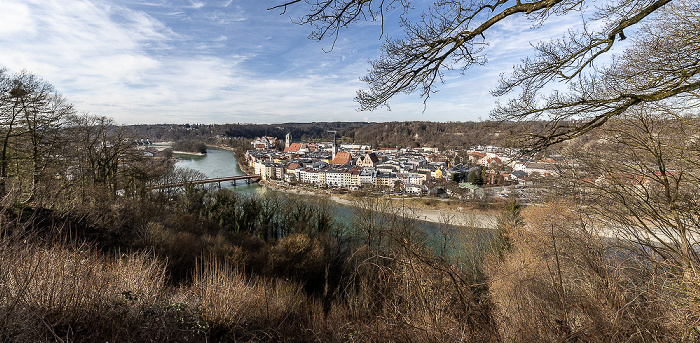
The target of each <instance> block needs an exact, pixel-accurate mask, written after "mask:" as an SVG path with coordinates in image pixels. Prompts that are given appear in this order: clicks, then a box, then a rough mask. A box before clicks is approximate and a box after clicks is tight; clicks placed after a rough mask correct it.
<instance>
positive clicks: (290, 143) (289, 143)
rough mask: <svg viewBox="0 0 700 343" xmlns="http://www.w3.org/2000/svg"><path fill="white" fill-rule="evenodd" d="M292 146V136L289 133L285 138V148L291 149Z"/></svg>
mask: <svg viewBox="0 0 700 343" xmlns="http://www.w3.org/2000/svg"><path fill="white" fill-rule="evenodd" d="M290 145H292V134H291V133H289V132H287V135H286V136H284V147H285V148H289V146H290Z"/></svg>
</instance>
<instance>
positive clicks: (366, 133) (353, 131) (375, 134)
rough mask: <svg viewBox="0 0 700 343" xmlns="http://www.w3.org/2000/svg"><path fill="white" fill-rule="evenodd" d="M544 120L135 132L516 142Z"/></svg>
mask: <svg viewBox="0 0 700 343" xmlns="http://www.w3.org/2000/svg"><path fill="white" fill-rule="evenodd" d="M544 125H545V124H544V122H524V123H496V122H490V121H485V122H447V123H438V122H428V121H411V122H388V123H366V122H314V123H282V124H216V125H212V124H184V125H183V124H180V125H177V124H159V125H133V126H131V127H130V128H131V129H132V131H133V133H134V135H135V136H136V137H141V138H149V139H152V140H165V141H178V140H183V139H199V140H202V139H211V138H212V137H216V136H224V137H229V138H247V139H253V138H255V137H261V136H270V137H277V138H279V139H284V137H285V136H286V135H287V133H290V134H291V135H292V140H294V141H300V140H301V141H312V140H326V141H328V140H331V139H332V137H333V136H332V133H329V132H328V131H337V138H338V140H339V141H341V142H352V143H358V144H371V145H372V146H373V147H375V148H376V147H417V146H430V147H438V148H441V149H445V148H460V147H470V146H476V145H500V146H516V145H517V139H518V138H519V137H522V136H523V134H524V133H528V132H538V131H541V130H542V129H543V128H544Z"/></svg>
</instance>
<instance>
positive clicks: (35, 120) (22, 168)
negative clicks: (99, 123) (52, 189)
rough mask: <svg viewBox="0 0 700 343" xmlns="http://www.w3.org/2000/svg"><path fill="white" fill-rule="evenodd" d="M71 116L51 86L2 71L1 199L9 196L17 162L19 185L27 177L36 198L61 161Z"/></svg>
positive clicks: (71, 110)
mask: <svg viewBox="0 0 700 343" xmlns="http://www.w3.org/2000/svg"><path fill="white" fill-rule="evenodd" d="M72 113H73V108H72V106H71V105H70V104H68V103H67V102H66V101H65V99H64V98H63V97H62V96H61V95H60V94H58V93H57V92H56V90H55V89H54V87H53V86H52V85H51V84H50V83H48V82H46V81H44V80H42V79H41V78H39V77H37V76H35V75H33V74H30V73H28V72H21V73H18V74H9V73H8V72H7V70H6V69H0V132H2V134H1V135H0V136H1V138H0V139H1V143H0V144H1V147H0V149H1V150H0V196H3V195H4V194H5V193H6V183H7V180H8V177H9V176H10V172H11V170H10V169H11V164H10V162H11V161H15V162H18V163H16V166H15V167H14V171H13V172H14V175H15V176H16V178H17V179H18V181H20V182H19V184H20V185H21V183H22V182H21V181H22V179H21V178H20V176H21V175H28V176H29V178H30V181H29V182H30V190H29V192H28V194H29V195H30V197H33V196H34V195H36V189H37V185H38V181H39V179H40V178H42V177H44V176H46V175H47V174H51V173H49V167H50V166H51V165H54V164H55V163H57V161H58V159H56V158H55V157H56V154H57V152H58V150H60V146H61V144H59V143H58V140H60V138H61V127H62V125H63V122H64V120H65V118H66V117H67V116H68V115H70V114H72ZM20 161H22V162H25V161H29V163H19V162H20ZM28 166H29V168H28Z"/></svg>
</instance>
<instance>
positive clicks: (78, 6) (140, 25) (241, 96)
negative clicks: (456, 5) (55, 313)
mask: <svg viewBox="0 0 700 343" xmlns="http://www.w3.org/2000/svg"><path fill="white" fill-rule="evenodd" d="M282 2H283V1H277V0H144V1H139V0H123V1H117V0H113V1H110V0H0V66H4V67H7V68H8V69H10V70H11V71H20V70H23V69H25V70H28V71H29V72H32V73H34V74H36V75H38V76H41V77H42V78H44V79H45V80H46V81H48V82H50V83H52V84H53V85H54V86H55V87H56V89H57V90H58V91H59V92H60V93H62V94H63V95H64V96H65V97H66V98H67V99H68V101H69V102H71V103H73V104H74V105H75V107H76V109H77V110H79V111H81V112H87V113H90V114H94V115H104V116H109V117H112V118H114V119H115V121H116V122H117V123H120V124H137V123H142V124H145V123H281V122H311V121H373V122H384V121H403V120H431V121H441V122H446V121H475V120H484V119H488V113H489V110H490V109H491V108H492V107H493V106H494V103H495V99H494V98H493V97H491V96H490V95H489V90H491V89H493V88H494V86H495V84H496V80H497V79H498V75H499V74H500V73H502V72H508V71H510V70H511V68H512V65H513V63H516V62H517V61H518V60H519V58H520V57H523V56H524V54H529V53H531V52H532V50H531V48H530V45H529V42H533V41H536V40H537V39H540V38H547V37H551V36H555V35H559V34H561V33H563V32H565V30H566V29H567V28H569V27H571V25H572V23H571V22H570V20H569V21H567V19H566V18H560V19H555V20H554V22H553V23H552V24H551V25H548V26H547V27H544V28H541V29H539V30H537V31H534V32H533V31H532V30H531V29H530V28H529V25H530V24H529V23H528V22H526V21H524V20H512V21H509V22H507V23H504V24H502V25H500V26H499V27H497V28H496V30H494V32H493V36H492V37H490V40H491V46H490V47H489V48H487V57H488V59H489V64H488V65H487V66H486V67H480V68H476V67H475V68H472V69H471V70H469V71H468V73H467V74H466V75H461V74H460V73H459V72H453V73H448V74H447V75H446V79H447V83H446V84H444V85H441V86H440V87H439V92H438V93H436V94H434V95H433V96H432V97H431V99H430V100H429V101H428V103H427V106H426V107H424V105H423V101H422V99H420V98H419V96H418V95H401V96H399V97H397V98H395V99H393V100H392V101H390V105H391V111H387V110H386V109H379V110H376V111H373V112H360V111H358V110H357V108H358V104H357V103H355V102H354V101H353V98H354V96H355V93H356V91H357V90H358V89H361V88H363V87H365V85H364V84H363V83H362V82H360V81H359V78H360V77H361V76H364V75H365V74H366V71H367V69H368V68H369V63H368V60H370V59H374V58H377V57H378V55H379V53H380V51H379V47H380V45H381V40H380V27H379V24H378V23H362V24H359V25H355V26H353V27H351V28H349V29H347V30H344V31H343V33H342V34H341V36H340V38H339V39H338V41H337V42H336V43H335V45H334V46H333V49H332V51H330V52H326V51H328V50H330V49H331V47H332V45H333V44H332V42H331V41H322V42H316V41H312V40H309V39H307V36H308V34H309V33H310V31H311V27H308V26H299V25H295V24H292V23H291V19H292V18H296V17H297V16H298V15H299V14H300V13H295V12H294V11H293V10H292V11H288V12H287V13H285V14H283V15H281V11H279V10H273V11H268V10H267V8H269V7H272V6H273V5H276V4H279V3H282ZM417 2H423V1H422V0H419V1H417ZM385 32H386V33H387V34H388V35H389V36H395V35H397V34H399V31H398V28H397V25H396V24H395V23H394V22H391V21H390V22H387V23H386V25H385Z"/></svg>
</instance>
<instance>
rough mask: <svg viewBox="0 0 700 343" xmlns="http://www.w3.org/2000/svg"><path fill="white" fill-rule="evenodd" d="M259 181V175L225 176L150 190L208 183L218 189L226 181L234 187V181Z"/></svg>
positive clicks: (161, 186)
mask: <svg viewBox="0 0 700 343" xmlns="http://www.w3.org/2000/svg"><path fill="white" fill-rule="evenodd" d="M260 179H261V177H260V175H240V176H227V177H217V178H214V179H204V180H193V181H187V182H176V183H169V184H165V185H159V186H153V187H152V188H153V189H162V188H175V187H183V186H184V185H185V184H188V185H205V184H208V183H217V184H219V188H220V187H221V183H222V182H226V181H231V184H232V185H233V186H234V187H235V186H236V181H238V180H245V182H246V183H247V184H251V183H253V182H257V181H260Z"/></svg>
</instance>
